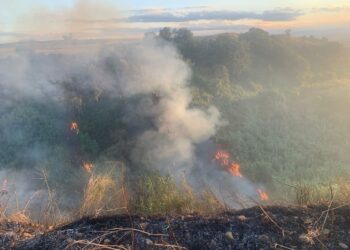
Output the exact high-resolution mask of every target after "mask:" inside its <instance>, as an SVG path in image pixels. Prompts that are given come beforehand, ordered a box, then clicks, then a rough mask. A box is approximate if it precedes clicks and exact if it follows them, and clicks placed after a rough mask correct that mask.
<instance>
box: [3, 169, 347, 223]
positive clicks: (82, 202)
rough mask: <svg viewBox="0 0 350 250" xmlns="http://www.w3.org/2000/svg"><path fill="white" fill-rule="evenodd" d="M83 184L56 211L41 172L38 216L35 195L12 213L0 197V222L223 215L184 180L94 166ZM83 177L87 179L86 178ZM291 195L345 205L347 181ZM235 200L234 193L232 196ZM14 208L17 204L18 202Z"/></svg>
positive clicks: (302, 201)
mask: <svg viewBox="0 0 350 250" xmlns="http://www.w3.org/2000/svg"><path fill="white" fill-rule="evenodd" d="M81 174H82V175H84V176H82V177H84V178H82V179H86V184H85V188H84V190H83V192H81V197H80V199H79V200H77V202H76V207H75V209H73V210H70V211H68V212H67V211H63V212H62V211H61V210H64V209H62V208H61V207H60V202H59V198H58V196H57V194H56V192H55V190H54V189H52V187H51V186H50V185H49V180H48V176H49V175H48V173H47V171H46V170H45V169H44V170H42V171H41V175H42V178H41V179H42V181H43V183H44V185H45V187H46V189H47V191H46V194H45V195H44V196H45V197H44V198H42V199H43V200H44V202H43V204H44V205H41V206H40V211H36V212H37V213H39V216H36V217H35V216H33V213H31V212H30V210H33V207H31V206H30V203H31V202H32V199H33V197H36V198H38V197H39V196H40V195H38V193H37V192H35V193H34V194H33V195H32V196H31V197H30V198H29V199H28V201H27V202H26V203H25V206H24V207H23V208H20V207H19V205H18V204H17V206H16V208H15V209H12V210H11V209H9V208H8V204H7V203H9V200H10V198H6V196H9V195H10V194H5V193H3V194H1V195H2V197H1V199H0V205H1V207H0V209H1V218H10V219H11V220H14V221H19V222H27V223H29V222H33V221H36V222H38V223H40V224H41V225H44V226H47V227H50V226H53V225H57V224H59V223H62V222H67V221H73V220H75V219H78V218H82V217H96V216H103V215H114V214H125V213H127V214H145V215H151V214H188V213H194V212H195V213H200V214H215V213H219V212H223V211H225V210H226V209H227V206H226V205H225V203H224V202H222V201H221V200H220V199H219V198H218V197H216V196H215V195H214V194H213V193H212V192H211V190H210V189H204V190H203V191H202V192H201V193H198V192H195V191H194V190H193V189H192V187H191V186H190V185H189V184H188V182H187V181H186V179H185V177H183V179H182V181H180V182H175V180H174V179H173V178H172V177H171V176H169V175H166V176H164V175H161V174H159V173H154V172H153V173H149V174H147V175H142V176H137V177H135V176H132V178H128V181H126V180H127V178H126V176H127V174H126V171H125V167H124V165H123V164H112V165H108V166H107V167H106V166H99V167H96V168H95V167H94V168H93V170H92V171H89V172H84V171H83V170H82V172H81ZM85 177H87V178H85ZM288 186H289V187H288V188H290V190H291V191H292V192H293V194H294V197H295V201H294V203H296V204H298V205H310V204H328V203H329V201H330V200H332V202H334V203H340V204H341V203H348V202H349V201H350V184H349V183H348V182H347V181H346V180H342V179H340V180H338V182H337V183H336V184H311V183H297V184H293V185H288ZM233 197H234V194H233ZM17 203H18V202H17Z"/></svg>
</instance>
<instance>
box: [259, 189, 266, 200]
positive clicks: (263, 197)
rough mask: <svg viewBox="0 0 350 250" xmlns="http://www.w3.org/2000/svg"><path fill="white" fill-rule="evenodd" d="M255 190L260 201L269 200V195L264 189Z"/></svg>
mask: <svg viewBox="0 0 350 250" xmlns="http://www.w3.org/2000/svg"><path fill="white" fill-rule="evenodd" d="M257 191H258V193H259V197H260V200H261V201H267V200H269V195H268V194H267V193H266V192H265V191H262V190H261V189H258V190H257Z"/></svg>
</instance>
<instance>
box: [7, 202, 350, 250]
mask: <svg viewBox="0 0 350 250" xmlns="http://www.w3.org/2000/svg"><path fill="white" fill-rule="evenodd" d="M327 211H328V212H327ZM0 244H2V247H0V249H35V250H39V249H198V250H199V249H347V248H348V247H350V206H341V207H339V206H338V207H337V206H333V209H331V210H329V209H328V208H327V206H308V207H281V206H270V207H264V208H262V207H253V208H249V209H245V210H240V211H230V212H224V213H221V214H217V215H215V216H214V215H211V216H201V215H196V214H191V215H184V216H150V217H146V216H129V215H117V216H113V217H101V218H84V219H81V220H78V221H76V222H74V223H70V224H67V225H64V226H61V227H58V228H55V229H52V230H49V231H46V232H45V231H44V230H43V229H42V228H41V227H40V226H38V225H33V224H30V223H27V224H26V223H15V222H11V221H4V222H2V223H1V226H0Z"/></svg>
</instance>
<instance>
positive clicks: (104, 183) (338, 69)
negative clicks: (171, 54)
mask: <svg viewBox="0 0 350 250" xmlns="http://www.w3.org/2000/svg"><path fill="white" fill-rule="evenodd" d="M158 37H161V38H162V39H164V40H166V42H167V43H173V44H174V46H176V47H177V48H178V50H179V52H180V54H181V56H182V57H183V58H184V60H185V61H187V62H188V64H189V65H190V67H191V69H192V72H193V74H192V78H191V82H190V86H191V89H192V95H193V101H192V104H191V105H193V106H195V107H199V108H206V107H208V106H210V105H214V106H216V107H217V108H218V109H219V110H220V112H221V114H222V118H223V120H224V121H225V125H224V126H221V127H220V129H219V131H218V133H217V134H216V135H215V136H214V137H213V141H215V142H216V143H218V144H220V145H225V147H226V149H227V150H228V151H230V152H231V153H232V155H233V157H234V159H235V160H236V161H238V162H239V163H240V164H241V166H242V172H243V174H244V175H246V176H247V177H248V178H250V179H251V180H253V181H255V182H258V183H261V184H263V185H265V186H267V187H269V190H271V192H272V193H273V195H274V196H275V197H282V196H284V194H285V193H286V192H289V193H291V195H293V196H295V193H296V194H297V195H296V199H297V202H298V203H301V204H302V203H308V202H309V201H310V200H311V201H314V200H315V198H312V197H315V195H313V194H314V193H315V192H314V191H312V190H314V188H313V187H316V186H319V185H324V183H327V184H326V186H327V185H328V183H339V178H340V177H341V178H342V183H346V185H347V183H348V181H349V177H350V176H349V169H350V154H349V152H350V133H349V132H350V131H349V128H350V116H349V113H348V107H349V106H350V98H349V96H350V88H349V86H350V85H349V84H350V82H349V81H350V71H349V70H348V69H349V66H350V64H349V58H350V57H349V51H348V50H347V49H346V48H345V47H343V46H342V45H341V44H339V43H337V42H331V41H328V40H326V39H316V38H313V37H303V38H296V37H291V36H290V35H289V34H284V35H270V34H268V33H267V32H265V31H263V30H260V29H251V30H250V31H249V32H247V33H244V34H241V35H236V34H221V35H217V36H210V37H194V36H193V35H192V33H191V32H190V31H189V30H186V29H179V30H170V29H162V30H161V31H160V33H159V36H158ZM79 81H83V80H82V79H72V80H71V81H68V80H67V81H64V82H60V83H56V84H58V85H60V87H61V88H62V89H63V93H64V99H62V100H59V101H52V100H50V99H49V98H48V99H45V100H40V101H38V100H36V99H35V98H29V97H28V98H22V99H21V100H18V101H17V102H16V105H14V106H13V105H10V106H7V105H6V99H8V100H9V102H10V99H11V98H12V97H10V96H4V97H2V98H3V103H4V105H2V106H0V114H1V116H0V166H2V168H13V167H15V168H40V167H41V166H45V167H47V168H48V175H49V176H48V177H47V179H48V180H49V182H50V187H51V188H52V189H55V190H57V192H58V195H59V193H67V192H71V191H72V188H73V190H74V192H71V193H72V194H73V193H74V194H75V193H76V192H77V193H79V192H80V193H79V194H80V195H82V196H84V201H83V207H82V211H80V212H81V214H91V213H95V212H96V210H98V209H99V207H101V206H105V204H104V203H103V201H102V200H97V202H96V199H97V198H96V197H97V196H99V199H103V197H113V196H111V195H110V192H112V193H113V190H117V189H119V188H121V187H118V186H116V185H117V184H113V182H112V183H111V182H110V181H111V180H110V179H109V178H108V177H109V176H110V175H101V176H95V177H94V178H95V179H92V180H91V179H90V182H89V184H88V185H89V186H88V187H86V190H90V191H88V192H87V193H85V195H83V191H82V190H84V188H83V187H84V185H83V184H77V183H76V179H77V178H78V179H79V178H81V177H80V176H81V175H82V173H81V171H82V170H81V167H80V166H81V165H82V162H83V161H89V162H95V161H98V160H101V159H108V160H111V161H121V162H123V163H124V164H125V166H126V169H127V170H126V178H128V176H131V175H128V174H129V173H133V174H135V173H136V174H138V175H144V176H146V177H144V178H141V179H137V178H132V179H127V180H126V181H127V182H128V183H130V184H128V185H130V187H133V188H130V192H133V197H134V201H133V202H134V203H132V202H130V204H129V203H128V206H129V208H130V209H132V210H133V211H136V212H145V213H159V212H164V211H165V212H188V211H193V210H194V209H195V208H196V207H198V206H199V205H198V204H200V203H201V201H196V199H194V198H193V194H192V193H191V192H192V191H190V190H189V189H186V185H185V186H181V185H180V187H178V185H177V184H175V183H174V182H173V180H172V179H171V178H170V177H168V176H157V175H155V174H154V173H149V172H147V171H146V170H144V168H143V166H142V165H140V162H142V161H138V162H137V163H135V162H133V159H132V157H131V156H130V152H131V150H130V149H131V148H133V147H134V146H135V137H136V136H137V135H139V134H140V133H141V132H142V128H143V127H145V126H152V122H151V121H148V120H147V119H141V118H139V117H138V116H136V115H135V116H133V115H132V111H133V107H136V106H137V105H136V104H137V103H140V102H142V101H143V100H144V99H145V98H148V97H145V96H142V95H140V96H137V97H132V98H126V97H123V96H119V97H116V96H112V95H109V94H108V91H101V90H99V89H90V88H89V87H88V86H85V85H84V84H75V83H76V82H79ZM111 114H112V115H111ZM72 121H76V122H77V123H78V124H79V133H78V134H74V133H72V131H70V129H69V126H70V123H71V122H72ZM131 124H132V126H131ZM29 149H30V150H29ZM36 152H37V153H36ZM145 164H146V163H145ZM85 179H86V180H87V179H88V178H85ZM66 184H67V185H66ZM284 184H291V185H293V186H297V187H298V189H297V191H296V192H294V191H290V190H294V189H293V188H292V189H291V188H290V187H289V186H288V185H284ZM43 185H44V184H43ZM123 185H124V184H123ZM346 185H345V186H346ZM141 186H142V188H140V187H141ZM345 186H344V188H345ZM67 187H69V190H66V188H67ZM137 187H138V188H137ZM96 190H101V192H102V194H103V195H102V196H100V194H101V193H99V192H100V191H99V192H98V195H97V194H96V193H94V192H95V191H96ZM340 190H341V189H340ZM339 192H340V191H339ZM326 193H327V192H326ZM208 194H209V193H208ZM115 195H117V194H115ZM118 195H119V194H118ZM327 195H328V193H327V194H326V195H325V196H327ZM344 197H345V196H344ZM106 199H107V198H106ZM123 199H125V197H124V198H123V197H119V196H118V197H117V198H116V199H115V200H108V204H107V205H108V209H111V210H113V209H117V208H120V207H123V208H124V207H127V205H125V204H126V201H125V200H123ZM116 200H123V201H122V202H121V203H118V204H114V203H113V202H115V201H116ZM209 200H211V202H212V203H211V202H209ZM91 201H93V204H92V203H91ZM207 201H208V202H209V203H206V204H214V205H212V206H211V205H203V204H204V203H201V204H202V205H200V206H202V207H203V206H207V207H208V209H206V210H207V211H210V210H215V209H212V207H213V206H214V207H215V206H217V207H220V206H221V205H218V204H216V201H215V199H214V198H213V197H211V196H210V195H208V197H207ZM68 203H69V202H68V201H67V206H69V204H68ZM101 204H102V205H101ZM215 204H216V205H215ZM108 209H107V210H108Z"/></svg>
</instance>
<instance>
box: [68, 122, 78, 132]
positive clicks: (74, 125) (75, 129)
mask: <svg viewBox="0 0 350 250" xmlns="http://www.w3.org/2000/svg"><path fill="white" fill-rule="evenodd" d="M70 131H72V132H75V133H77V134H79V126H78V123H77V122H72V123H71V124H70Z"/></svg>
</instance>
